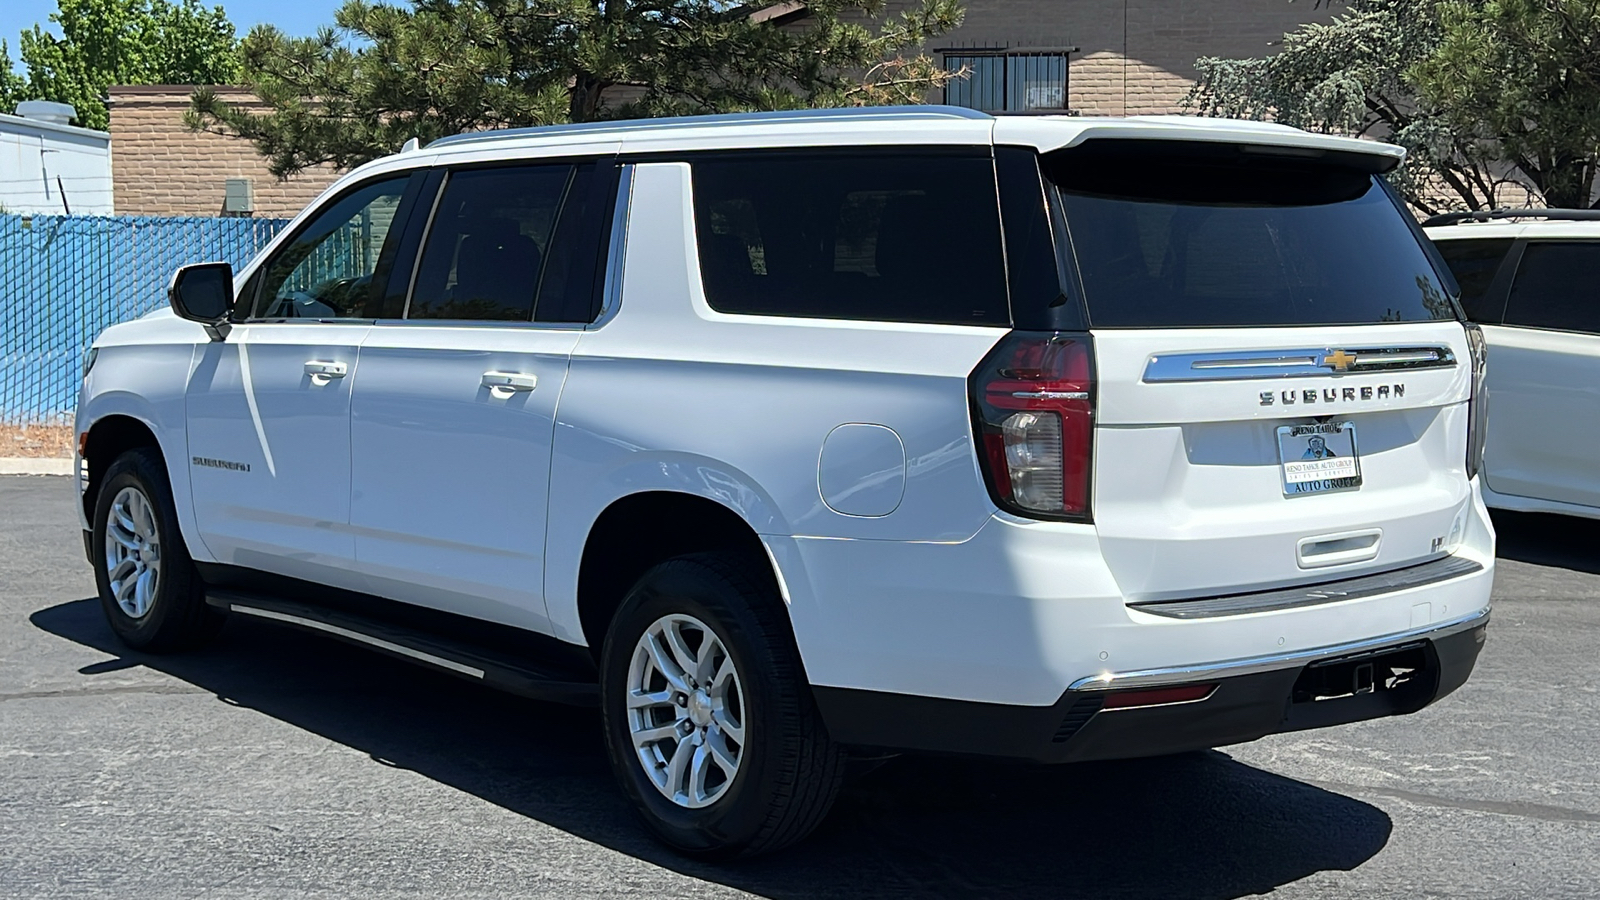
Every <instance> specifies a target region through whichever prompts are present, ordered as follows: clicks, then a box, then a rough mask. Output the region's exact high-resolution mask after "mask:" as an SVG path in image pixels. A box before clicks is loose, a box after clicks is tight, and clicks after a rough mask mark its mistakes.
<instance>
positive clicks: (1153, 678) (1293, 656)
mask: <svg viewBox="0 0 1600 900" xmlns="http://www.w3.org/2000/svg"><path fill="white" fill-rule="evenodd" d="M1488 623H1489V609H1488V608H1484V609H1481V610H1478V611H1477V612H1475V613H1472V614H1471V615H1467V616H1461V617H1460V618H1456V619H1451V620H1450V621H1448V622H1445V623H1443V624H1439V625H1429V626H1427V627H1424V628H1413V629H1411V630H1410V631H1400V632H1396V633H1394V634H1386V635H1382V636H1381V637H1375V638H1366V639H1364V640H1359V641H1350V642H1349V643H1344V644H1332V645H1329V646H1326V647H1314V648H1312V649H1310V650H1296V651H1294V652H1292V653H1274V654H1271V655H1268V656H1250V657H1246V658H1244V659H1231V660H1226V661H1224V662H1214V663H1196V664H1194V665H1188V666H1169V667H1166V668H1161V669H1140V670H1137V671H1133V672H1104V673H1102V674H1099V675H1090V676H1088V677H1086V678H1079V679H1078V680H1077V681H1074V682H1073V683H1072V684H1071V685H1069V686H1068V687H1067V690H1068V691H1103V690H1110V689H1113V688H1115V689H1118V690H1121V689H1123V688H1143V687H1159V686H1161V685H1165V684H1184V683H1187V682H1191V681H1198V680H1201V679H1205V678H1233V677H1236V676H1239V675H1257V674H1260V673H1262V672H1273V671H1277V670H1279V669H1291V668H1295V669H1297V668H1299V667H1301V666H1303V665H1306V664H1307V663H1313V662H1317V661H1318V660H1322V659H1332V658H1334V657H1338V656H1347V655H1349V654H1351V653H1361V652H1363V651H1366V650H1375V649H1377V648H1379V647H1382V646H1384V645H1386V644H1403V643H1405V642H1407V641H1413V640H1418V639H1421V638H1428V639H1437V638H1444V637H1449V636H1450V635H1453V634H1459V633H1461V632H1463V631H1470V630H1472V629H1474V628H1480V627H1482V626H1484V625H1487V624H1488Z"/></svg>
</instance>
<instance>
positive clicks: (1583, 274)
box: [1506, 241, 1600, 334]
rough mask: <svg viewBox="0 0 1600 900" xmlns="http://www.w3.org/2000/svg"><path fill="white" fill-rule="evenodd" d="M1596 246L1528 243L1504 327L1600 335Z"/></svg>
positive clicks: (1599, 248) (1599, 263)
mask: <svg viewBox="0 0 1600 900" xmlns="http://www.w3.org/2000/svg"><path fill="white" fill-rule="evenodd" d="M1595 272H1600V242H1582V241H1573V242H1570V243H1569V242H1549V243H1544V242H1539V243H1531V244H1529V245H1528V247H1527V249H1525V250H1524V251H1523V252H1522V262H1521V264H1519V265H1518V266H1517V278H1516V280H1515V281H1513V282H1512V283H1511V299H1510V300H1508V301H1507V302H1506V324H1507V325H1523V326H1527V327H1529V328H1550V329H1554V330H1557V331H1579V332H1585V333H1587V334H1600V282H1596V280H1595V274H1594V273H1595Z"/></svg>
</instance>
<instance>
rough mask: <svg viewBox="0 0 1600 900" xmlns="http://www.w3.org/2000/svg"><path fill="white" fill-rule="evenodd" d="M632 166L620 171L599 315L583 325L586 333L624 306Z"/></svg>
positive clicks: (607, 247) (609, 319)
mask: <svg viewBox="0 0 1600 900" xmlns="http://www.w3.org/2000/svg"><path fill="white" fill-rule="evenodd" d="M633 168H634V164H633V163H623V164H622V165H621V166H619V167H618V171H617V203H616V206H615V207H614V208H613V209H612V210H611V236H610V240H609V241H607V243H606V277H605V284H604V286H603V287H602V288H601V291H600V315H598V316H596V317H595V320H594V321H593V322H587V323H582V324H581V327H583V328H584V329H585V330H588V329H596V328H601V327H603V326H604V325H605V324H606V323H607V322H609V321H611V320H612V319H613V318H615V317H616V315H617V309H618V307H620V306H621V305H622V276H623V266H624V259H625V257H626V255H627V249H628V220H629V218H630V216H629V214H630V213H631V212H632V210H633Z"/></svg>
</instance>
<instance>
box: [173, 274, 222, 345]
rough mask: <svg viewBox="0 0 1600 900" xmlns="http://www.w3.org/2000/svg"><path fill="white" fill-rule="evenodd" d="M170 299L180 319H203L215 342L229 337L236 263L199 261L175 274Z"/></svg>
mask: <svg viewBox="0 0 1600 900" xmlns="http://www.w3.org/2000/svg"><path fill="white" fill-rule="evenodd" d="M167 301H168V302H169V303H171V304H172V311H173V312H175V313H177V314H178V317H179V318H183V319H188V320H189V321H191V322H199V323H200V324H201V325H204V326H205V328H206V334H209V335H210V336H211V339H212V340H213V341H220V340H223V339H225V338H227V336H228V330H229V328H228V313H229V311H230V310H232V309H233V266H230V265H228V264H227V263H224V262H212V263H196V264H195V265H192V266H184V267H182V268H180V269H179V270H178V271H177V272H175V273H173V276H172V284H171V285H170V286H169V287H168V288H167Z"/></svg>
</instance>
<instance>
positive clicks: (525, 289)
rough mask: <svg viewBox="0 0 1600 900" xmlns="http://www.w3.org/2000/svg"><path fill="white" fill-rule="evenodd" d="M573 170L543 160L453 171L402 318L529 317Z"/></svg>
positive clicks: (519, 319)
mask: <svg viewBox="0 0 1600 900" xmlns="http://www.w3.org/2000/svg"><path fill="white" fill-rule="evenodd" d="M572 172H573V167H572V166H570V165H545V166H516V167H512V168H503V169H499V168H497V169H472V170H466V171H460V172H452V173H450V176H449V178H448V179H447V180H446V181H445V186H444V193H443V195H442V196H441V197H440V198H439V206H438V210H437V211H436V212H435V213H434V218H433V224H432V226H430V228H429V230H428V238H427V241H426V242H425V243H424V244H423V248H422V260H421V262H420V264H419V265H418V267H417V282H416V287H415V288H414V289H413V291H412V294H411V306H410V309H409V311H408V312H407V314H406V317H407V318H411V319H468V320H472V319H479V320H499V321H514V322H527V321H530V320H532V318H533V306H534V299H535V297H536V296H537V293H538V290H539V280H540V276H541V275H542V274H543V273H544V271H545V269H546V266H545V258H546V251H547V250H548V249H549V248H550V243H551V238H552V236H553V235H554V232H555V225H556V217H557V214H558V213H559V212H560V209H561V204H562V200H563V198H564V197H565V196H566V193H567V189H568V187H569V186H570V183H571V181H572Z"/></svg>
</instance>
